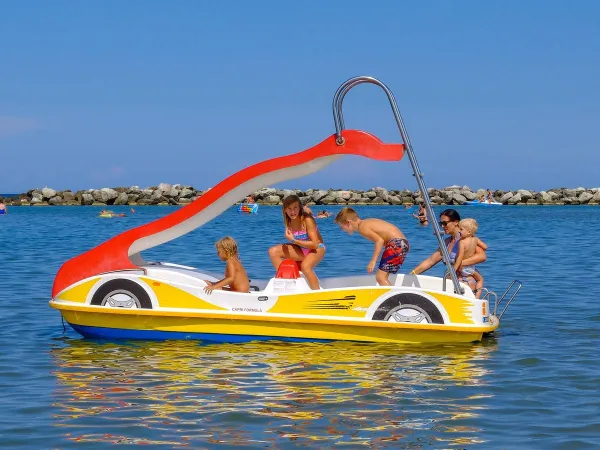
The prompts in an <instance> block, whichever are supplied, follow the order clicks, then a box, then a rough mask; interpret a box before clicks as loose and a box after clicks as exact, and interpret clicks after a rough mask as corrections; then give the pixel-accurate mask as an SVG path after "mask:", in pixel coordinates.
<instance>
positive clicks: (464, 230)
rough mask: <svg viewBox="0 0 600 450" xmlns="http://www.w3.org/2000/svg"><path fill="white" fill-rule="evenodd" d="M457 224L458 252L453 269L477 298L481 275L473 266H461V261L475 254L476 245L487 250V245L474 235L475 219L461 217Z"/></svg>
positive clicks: (475, 231)
mask: <svg viewBox="0 0 600 450" xmlns="http://www.w3.org/2000/svg"><path fill="white" fill-rule="evenodd" d="M458 226H459V228H460V240H459V241H458V253H457V255H456V261H455V263H454V270H456V275H457V276H458V278H459V279H460V281H464V282H465V283H467V284H468V285H469V286H470V287H471V289H473V293H474V294H475V297H477V298H479V297H480V296H481V288H482V287H483V276H482V275H481V273H479V272H478V271H477V269H476V268H475V266H462V262H463V260H464V259H466V258H470V257H471V256H473V255H474V254H475V250H476V249H477V246H479V247H481V248H482V249H483V250H487V245H486V244H485V243H484V242H483V241H482V240H481V239H479V238H478V237H476V236H475V233H477V228H478V226H477V222H476V221H475V219H463V220H461V221H460V222H459V223H458Z"/></svg>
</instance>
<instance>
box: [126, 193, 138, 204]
mask: <svg viewBox="0 0 600 450" xmlns="http://www.w3.org/2000/svg"><path fill="white" fill-rule="evenodd" d="M139 198H140V195H139V194H136V193H135V192H130V193H128V194H127V203H135V202H137V201H138V199H139Z"/></svg>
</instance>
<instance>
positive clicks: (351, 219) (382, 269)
mask: <svg viewBox="0 0 600 450" xmlns="http://www.w3.org/2000/svg"><path fill="white" fill-rule="evenodd" d="M335 223H337V224H338V225H339V226H340V227H341V229H342V230H343V231H345V232H346V233H348V234H354V232H355V231H358V233H359V234H360V235H362V236H363V237H365V238H367V239H369V240H370V241H373V242H374V243H375V248H374V249H373V255H372V256H371V260H370V261H369V264H368V265H367V272H369V273H373V270H375V264H376V263H377V258H378V257H379V254H380V253H381V250H382V249H383V254H382V255H381V259H380V261H379V266H378V269H377V273H376V274H375V279H376V280H377V283H379V285H381V286H383V285H386V286H391V285H392V283H391V282H390V280H389V277H390V273H398V270H399V269H400V267H401V266H402V264H403V263H404V260H405V259H406V254H407V253H408V250H409V249H410V246H409V244H408V240H407V239H406V237H405V236H404V234H403V233H402V231H400V228H398V227H397V226H396V225H393V224H391V223H389V222H386V221H385V220H381V219H374V218H370V219H361V218H360V217H359V216H358V214H357V213H356V211H354V209H352V208H343V209H342V210H341V211H340V212H339V213H338V215H337V216H336V218H335Z"/></svg>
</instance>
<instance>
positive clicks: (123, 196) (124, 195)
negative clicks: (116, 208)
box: [114, 192, 129, 205]
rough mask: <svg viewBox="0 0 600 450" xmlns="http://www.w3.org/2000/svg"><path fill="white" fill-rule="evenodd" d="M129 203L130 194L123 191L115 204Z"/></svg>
mask: <svg viewBox="0 0 600 450" xmlns="http://www.w3.org/2000/svg"><path fill="white" fill-rule="evenodd" d="M127 203H129V194H127V192H121V193H120V194H119V195H118V196H117V198H116V199H115V203H114V204H115V205H126V204H127Z"/></svg>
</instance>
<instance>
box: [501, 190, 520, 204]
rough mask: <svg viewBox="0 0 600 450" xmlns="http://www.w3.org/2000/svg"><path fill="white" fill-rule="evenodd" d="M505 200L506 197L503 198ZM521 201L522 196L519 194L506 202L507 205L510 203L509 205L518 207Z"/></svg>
mask: <svg viewBox="0 0 600 450" xmlns="http://www.w3.org/2000/svg"><path fill="white" fill-rule="evenodd" d="M504 195H507V194H504ZM503 198H504V196H503ZM521 200H522V199H521V194H520V193H519V192H517V193H516V194H515V195H513V196H512V197H510V198H509V199H508V200H506V203H508V204H509V205H516V204H517V203H519V202H520V201H521Z"/></svg>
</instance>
